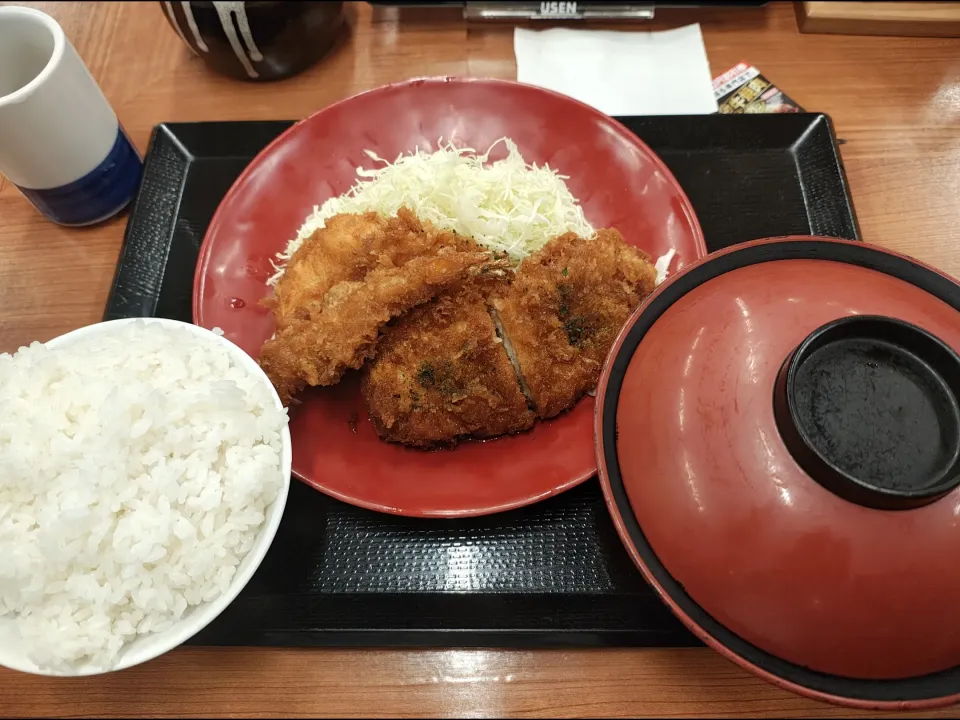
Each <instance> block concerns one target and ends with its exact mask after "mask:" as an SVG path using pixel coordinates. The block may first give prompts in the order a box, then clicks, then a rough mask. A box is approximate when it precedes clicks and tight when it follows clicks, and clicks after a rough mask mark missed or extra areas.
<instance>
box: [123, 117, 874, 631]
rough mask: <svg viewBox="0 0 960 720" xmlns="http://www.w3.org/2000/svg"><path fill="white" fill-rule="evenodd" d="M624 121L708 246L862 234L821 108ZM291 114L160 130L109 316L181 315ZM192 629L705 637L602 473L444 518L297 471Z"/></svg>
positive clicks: (188, 314) (161, 127)
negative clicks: (268, 531)
mask: <svg viewBox="0 0 960 720" xmlns="http://www.w3.org/2000/svg"><path fill="white" fill-rule="evenodd" d="M620 120H621V121H622V122H623V123H624V124H625V125H627V127H629V128H630V129H631V130H633V131H634V132H636V133H637V134H638V135H639V136H640V137H641V138H642V139H643V140H644V141H646V142H647V144H649V145H650V146H651V147H652V148H653V149H654V150H655V151H656V152H657V153H658V154H659V155H660V157H662V158H663V160H664V161H665V162H666V163H667V165H668V166H669V167H670V169H671V170H672V171H673V173H674V174H675V175H676V177H677V179H678V180H679V181H680V184H681V185H682V186H683V188H684V189H685V190H686V192H687V194H688V195H689V197H690V200H691V201H692V203H693V206H694V208H695V209H696V211H697V214H698V216H699V218H700V222H701V224H702V225H703V229H704V233H705V235H706V239H707V246H708V247H709V248H710V250H711V251H713V250H717V249H719V248H722V247H725V246H727V245H731V244H734V243H737V242H741V241H745V240H751V239H754V238H759V237H769V236H774V235H791V234H815V235H827V236H833V237H842V238H851V239H859V231H858V229H857V224H856V219H855V216H854V212H853V207H852V204H851V200H850V195H849V192H848V189H847V184H846V180H845V178H844V174H843V169H842V165H841V163H840V158H839V154H838V152H837V149H836V140H835V137H834V134H833V129H832V126H831V124H830V121H829V118H828V117H827V116H825V115H821V114H796V115H741V116H724V115H709V116H696V117H669V118H664V117H649V118H620ZM291 124H292V123H290V122H287V121H270V122H215V123H184V124H166V125H159V126H158V127H157V128H156V129H155V131H154V133H153V135H152V137H151V140H150V146H149V149H148V152H147V156H146V166H145V170H144V176H143V180H142V183H141V187H140V192H139V195H138V197H137V199H136V201H135V203H134V205H133V207H132V210H131V214H130V218H129V221H128V225H127V231H126V235H125V238H124V244H123V249H122V251H121V254H120V259H119V262H118V266H117V273H116V277H115V280H114V286H113V289H112V292H111V293H110V298H109V300H108V303H107V307H106V310H105V313H104V318H105V319H113V318H121V317H168V318H176V319H180V320H186V321H189V320H191V300H192V284H193V274H194V266H195V263H196V259H197V253H198V251H199V248H200V244H201V242H202V240H203V235H204V232H205V231H206V228H207V225H208V223H209V222H210V219H211V218H212V216H213V213H214V211H215V210H216V207H217V204H218V203H219V202H220V200H221V198H222V197H223V195H224V194H225V193H226V191H227V189H228V188H229V187H230V185H231V184H232V183H233V181H234V179H235V178H236V177H237V176H238V175H239V174H240V172H241V171H242V170H243V168H244V167H245V166H246V165H247V163H248V162H249V161H250V160H251V159H252V158H253V157H254V155H256V153H257V152H259V151H260V150H261V149H262V148H263V147H264V146H265V145H266V144H267V143H269V142H270V141H271V140H272V139H273V138H274V137H276V136H277V135H278V134H280V133H281V132H282V131H283V130H285V129H286V128H287V127H289V126H290V125H291ZM318 200H322V198H319V199H318ZM308 210H309V208H305V209H304V214H305V215H306V213H307V211H308ZM678 532H682V529H679V528H678ZM191 642H192V643H193V644H206V645H376V646H418V645H420V646H422V645H431V646H454V645H455V646H498V647H503V646H527V647H543V646H551V645H552V646H577V645H579V646H583V645H587V646H590V645H593V646H596V645H634V646H682V645H697V644H699V641H697V640H696V639H695V638H694V637H693V636H692V635H691V634H690V633H688V632H687V631H686V629H685V628H684V627H683V626H682V625H681V624H680V623H679V621H677V620H675V619H674V617H673V616H672V615H671V614H670V612H669V611H668V610H667V608H666V607H665V606H663V605H662V604H661V603H660V601H659V599H658V598H657V597H656V595H655V594H654V592H653V591H652V590H651V589H649V588H648V587H647V585H646V584H645V583H644V581H643V579H642V578H641V576H640V574H639V573H638V572H637V571H636V570H635V569H634V567H633V565H632V563H631V562H630V559H629V558H628V556H627V554H626V552H625V551H624V549H623V548H622V546H621V544H620V541H619V539H618V537H617V534H616V531H615V530H614V528H613V524H612V523H611V521H610V519H609V517H608V515H607V511H606V507H605V505H604V502H603V497H602V495H601V492H600V486H599V483H598V482H597V481H596V479H594V480H590V481H588V482H587V483H585V484H583V485H581V486H580V487H578V488H576V489H574V490H572V491H569V492H567V493H564V494H562V495H560V496H557V497H555V498H552V499H550V500H547V501H546V502H542V503H539V504H537V505H533V506H531V507H527V508H523V509H520V510H515V511H511V512H507V513H502V514H499V515H493V516H489V517H486V518H478V519H466V520H449V521H445V520H418V519H407V518H400V517H394V516H389V515H380V514H377V513H373V512H370V511H367V510H361V509H358V508H354V507H352V506H350V505H346V504H344V503H342V502H339V501H337V500H334V499H332V498H328V497H327V496H325V495H323V494H321V493H319V492H317V491H315V490H312V489H310V488H308V487H307V486H305V485H303V484H302V483H300V482H299V481H296V480H294V482H293V485H292V488H291V493H290V498H289V501H288V504H287V508H286V511H285V514H284V518H283V522H282V524H281V526H280V530H279V532H278V534H277V538H276V540H275V542H274V544H273V547H272V548H271V550H270V552H269V554H268V555H267V557H266V559H265V560H264V562H263V565H262V566H261V567H260V569H259V571H258V572H257V574H256V575H255V576H254V578H253V579H252V580H251V582H250V584H249V585H248V586H247V587H246V588H245V589H244V591H243V592H242V593H241V594H240V595H239V597H238V598H237V599H236V601H235V602H234V603H233V604H232V605H231V606H230V607H229V608H228V609H227V610H225V611H224V613H223V614H222V615H221V616H220V617H219V618H217V620H216V621H214V622H213V623H212V624H211V625H210V626H208V628H207V629H206V630H204V631H203V632H202V633H200V634H199V635H198V636H196V637H195V638H194V639H193V640H192V641H191Z"/></svg>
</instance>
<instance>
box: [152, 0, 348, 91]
mask: <svg viewBox="0 0 960 720" xmlns="http://www.w3.org/2000/svg"><path fill="white" fill-rule="evenodd" d="M160 6H161V7H162V8H163V13H164V16H165V17H166V18H167V22H168V23H170V25H171V26H173V29H174V30H176V32H177V34H178V35H180V37H181V38H182V39H183V41H184V42H185V43H186V44H187V46H188V47H189V48H190V49H191V50H192V51H193V52H194V53H195V54H196V55H198V56H199V57H200V58H201V59H203V61H204V62H205V63H206V64H207V65H208V66H209V67H210V68H212V69H213V70H215V71H217V72H219V73H221V74H223V75H228V76H230V77H233V78H237V79H240V80H251V81H265V80H279V79H282V78H286V77H290V76H291V75H295V74H296V73H299V72H301V71H303V70H305V69H306V68H308V67H310V66H311V65H313V64H314V63H315V62H317V61H318V60H320V58H322V57H323V56H324V55H326V54H327V53H328V52H329V51H330V50H331V49H332V48H333V46H334V44H335V43H336V41H337V39H338V37H339V36H340V34H341V33H342V32H346V23H344V20H343V3H342V2H263V1H253V2H161V3H160Z"/></svg>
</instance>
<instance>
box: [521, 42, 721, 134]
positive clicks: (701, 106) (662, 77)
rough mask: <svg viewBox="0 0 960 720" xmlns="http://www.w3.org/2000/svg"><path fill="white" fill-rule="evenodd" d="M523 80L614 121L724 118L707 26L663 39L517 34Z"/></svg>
mask: <svg viewBox="0 0 960 720" xmlns="http://www.w3.org/2000/svg"><path fill="white" fill-rule="evenodd" d="M513 51H514V53H515V54H516V57H517V80H518V81H520V82H523V83H529V84H531V85H538V86H540V87H543V88H547V89H548V90H553V91H555V92H559V93H563V94H564V95H569V96H570V97H573V98H576V99H577V100H580V101H581V102H585V103H587V104H588V105H592V106H593V107H595V108H597V109H598V110H600V111H602V112H605V113H607V114H608V115H706V114H710V113H715V112H716V111H717V101H716V99H715V98H714V96H713V77H712V75H711V74H710V64H709V63H708V62H707V52H706V49H705V48H704V46H703V36H702V35H701V33H700V25H699V24H694V25H687V26H686V27H682V28H677V29H675V30H664V31H661V32H649V31H636V32H630V31H618V30H573V29H568V28H551V29H549V30H527V29H524V28H516V29H515V30H514V34H513Z"/></svg>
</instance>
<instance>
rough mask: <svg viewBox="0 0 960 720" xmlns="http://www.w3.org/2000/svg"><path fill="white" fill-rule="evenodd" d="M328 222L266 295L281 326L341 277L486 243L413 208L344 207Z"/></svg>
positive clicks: (351, 277) (355, 277)
mask: <svg viewBox="0 0 960 720" xmlns="http://www.w3.org/2000/svg"><path fill="white" fill-rule="evenodd" d="M325 225H326V226H325V227H324V228H322V229H320V230H317V231H316V232H315V233H314V234H313V235H311V236H310V237H309V238H308V239H307V240H305V241H304V243H303V245H301V246H300V248H299V249H298V250H297V251H296V252H295V253H294V254H293V257H291V258H290V260H289V262H288V263H287V265H286V268H285V269H284V274H283V275H282V276H281V277H280V279H279V280H278V281H277V284H276V287H275V288H274V293H273V295H271V296H269V297H267V298H265V299H264V301H263V304H264V305H265V306H267V307H269V308H270V309H271V310H272V311H273V316H274V320H275V322H276V325H277V328H278V329H283V328H284V327H286V326H287V325H288V324H289V323H291V322H293V321H294V320H297V319H303V318H304V317H306V313H307V310H306V308H307V307H308V306H309V305H311V304H316V303H317V302H321V301H322V300H323V297H324V296H325V295H326V294H327V292H329V291H330V289H331V288H332V287H333V286H334V285H336V284H337V283H341V282H346V281H358V280H362V279H363V278H364V277H365V276H366V274H367V273H368V272H370V271H371V270H373V269H375V268H391V267H398V266H401V265H403V264H404V263H406V262H408V261H409V260H410V259H412V258H414V257H419V256H422V255H430V254H435V253H436V252H437V251H438V250H439V249H440V248H441V247H455V248H457V249H460V250H464V251H466V250H468V249H473V250H479V249H480V248H479V247H477V246H476V245H475V244H473V242H472V241H469V240H466V239H465V238H462V237H459V236H457V235H455V234H454V233H449V232H441V231H437V230H435V229H433V228H432V227H426V228H425V227H424V226H423V225H422V224H421V223H420V220H419V219H417V217H416V215H414V214H413V213H412V212H410V211H409V210H408V209H407V208H401V209H400V211H399V212H398V213H397V215H396V217H392V218H382V217H380V216H379V215H377V213H374V212H368V213H364V214H362V215H354V214H349V213H342V214H340V215H335V216H333V217H331V218H330V219H329V220H327V221H326V223H325ZM470 246H472V247H470Z"/></svg>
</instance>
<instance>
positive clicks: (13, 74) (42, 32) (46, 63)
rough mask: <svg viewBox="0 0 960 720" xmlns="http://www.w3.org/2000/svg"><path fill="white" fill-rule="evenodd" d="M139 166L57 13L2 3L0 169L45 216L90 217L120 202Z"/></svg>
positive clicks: (74, 221)
mask: <svg viewBox="0 0 960 720" xmlns="http://www.w3.org/2000/svg"><path fill="white" fill-rule="evenodd" d="M142 168H143V163H142V161H141V159H140V156H139V154H138V153H137V150H136V148H135V147H134V146H133V143H131V142H130V139H129V138H128V137H127V135H126V133H125V132H124V131H123V128H122V127H121V126H120V123H119V121H118V120H117V116H116V114H115V113H114V112H113V109H112V108H111V107H110V103H109V102H108V101H107V99H106V97H104V95H103V92H102V91H101V90H100V87H99V86H98V85H97V82H96V80H94V79H93V76H91V75H90V72H89V71H88V70H87V67H86V65H84V64H83V60H81V59H80V56H79V55H77V51H76V50H74V48H73V45H71V44H70V41H69V40H68V39H67V37H66V36H65V35H64V33H63V29H62V28H61V27H60V25H59V24H58V23H57V21H56V20H54V19H53V18H52V17H50V16H49V15H47V14H46V13H43V12H40V11H39V10H34V9H32V8H25V7H16V6H6V7H0V174H3V175H4V176H6V178H7V179H8V180H10V182H12V183H13V184H14V185H16V186H17V187H18V188H19V189H20V190H21V192H22V193H23V194H24V196H25V197H26V198H27V199H28V200H29V201H30V202H31V203H33V205H34V206H35V207H36V208H37V209H38V210H39V211H40V212H41V213H43V214H44V215H45V216H46V217H48V218H49V219H50V220H53V221H54V222H56V223H59V224H61V225H91V224H93V223H97V222H100V221H101V220H105V219H107V218H109V217H112V216H113V215H115V214H117V213H118V212H120V211H121V210H122V209H123V208H124V207H126V205H127V204H128V203H129V202H130V200H131V199H132V198H133V197H134V195H135V193H136V191H137V186H138V184H139V182H140V173H141V170H142Z"/></svg>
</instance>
